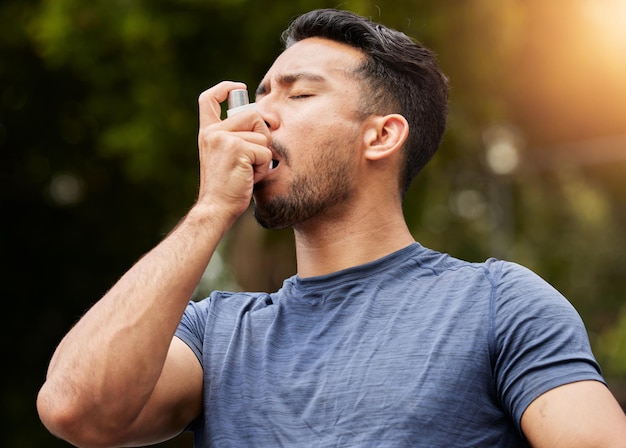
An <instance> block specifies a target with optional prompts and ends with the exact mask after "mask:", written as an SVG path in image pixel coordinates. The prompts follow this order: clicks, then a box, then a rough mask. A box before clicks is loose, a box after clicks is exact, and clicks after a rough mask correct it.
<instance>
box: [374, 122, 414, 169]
mask: <svg viewBox="0 0 626 448" xmlns="http://www.w3.org/2000/svg"><path fill="white" fill-rule="evenodd" d="M371 120H372V121H371V123H370V126H369V127H368V128H367V130H366V131H365V134H364V137H365V145H366V148H365V157H366V158H367V159H369V160H381V159H384V158H387V157H390V156H392V155H393V154H395V153H397V152H398V151H399V150H400V148H402V145H404V142H405V141H406V139H407V137H408V135H409V123H408V122H407V121H406V118H404V117H403V116H402V115H399V114H390V115H384V116H376V117H372V118H371Z"/></svg>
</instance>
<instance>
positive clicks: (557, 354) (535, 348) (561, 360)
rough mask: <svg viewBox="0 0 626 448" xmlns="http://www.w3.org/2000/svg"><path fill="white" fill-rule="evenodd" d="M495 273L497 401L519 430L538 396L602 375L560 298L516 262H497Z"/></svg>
mask: <svg viewBox="0 0 626 448" xmlns="http://www.w3.org/2000/svg"><path fill="white" fill-rule="evenodd" d="M492 268H494V265H492ZM494 271H495V272H494ZM494 271H492V272H494V277H493V279H494V289H493V295H494V296H493V298H492V331H493V341H494V348H495V362H494V373H495V378H496V385H497V388H498V394H499V396H500V399H501V402H502V403H503V405H504V407H505V409H507V410H508V412H510V414H511V416H512V417H513V419H514V421H515V422H516V424H517V426H518V430H520V433H521V426H520V421H521V418H522V414H523V413H524V411H525V410H526V408H527V407H528V405H529V404H530V403H531V402H532V401H533V400H535V399H536V398H537V397H539V396H540V395H541V394H543V393H545V392H547V391H549V390H551V389H553V388H555V387H558V386H562V385H564V384H569V383H573V382H576V381H583V380H597V381H601V382H603V383H604V379H603V378H602V375H601V372H600V367H599V365H598V363H597V362H596V360H595V358H594V356H593V354H592V352H591V346H590V344H589V338H588V335H587V331H586V329H585V326H584V324H583V321H582V319H581V318H580V316H579V314H578V313H577V312H576V310H575V309H574V307H573V306H572V305H571V304H570V303H569V302H568V301H567V299H565V297H563V296H562V295H561V294H560V293H559V292H558V291H557V290H556V289H554V288H553V287H552V286H550V285H549V284H548V283H547V282H545V281H544V280H543V279H541V278H540V277H539V276H538V275H536V274H535V273H533V272H531V271H530V270H528V269H526V268H524V267H522V266H519V265H517V264H514V263H506V262H498V263H497V266H496V267H495V269H494Z"/></svg>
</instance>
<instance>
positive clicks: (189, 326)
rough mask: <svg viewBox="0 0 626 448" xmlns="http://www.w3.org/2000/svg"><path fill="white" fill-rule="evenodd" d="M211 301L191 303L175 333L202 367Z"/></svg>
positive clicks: (208, 299)
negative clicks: (191, 351)
mask: <svg viewBox="0 0 626 448" xmlns="http://www.w3.org/2000/svg"><path fill="white" fill-rule="evenodd" d="M210 301H211V299H210V298H207V299H204V300H201V301H199V302H189V304H187V308H186V309H185V313H184V314H183V317H182V319H181V321H180V323H179V324H178V328H177V329H176V333H175V336H176V337H178V338H179V339H181V340H182V341H183V342H184V343H185V344H187V345H188V346H189V348H191V350H193V352H194V353H195V355H196V357H197V358H198V361H200V365H202V348H203V345H204V332H205V328H206V321H207V310H208V308H209V306H210Z"/></svg>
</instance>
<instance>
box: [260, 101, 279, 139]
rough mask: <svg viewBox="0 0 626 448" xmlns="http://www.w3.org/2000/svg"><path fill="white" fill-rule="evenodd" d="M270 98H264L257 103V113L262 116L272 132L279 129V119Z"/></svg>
mask: <svg viewBox="0 0 626 448" xmlns="http://www.w3.org/2000/svg"><path fill="white" fill-rule="evenodd" d="M268 96H269V95H267V96H264V97H263V98H261V99H258V100H257V101H256V111H257V112H258V113H259V114H260V115H261V118H262V119H263V121H264V122H265V125H266V126H267V128H268V129H269V130H270V131H275V130H276V129H278V125H279V119H278V114H277V113H276V111H275V110H274V107H273V106H272V103H271V101H269V100H268Z"/></svg>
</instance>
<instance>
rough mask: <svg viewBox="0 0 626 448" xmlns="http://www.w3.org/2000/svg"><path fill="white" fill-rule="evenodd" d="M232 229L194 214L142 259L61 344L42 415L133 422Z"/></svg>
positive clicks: (41, 399)
mask: <svg viewBox="0 0 626 448" xmlns="http://www.w3.org/2000/svg"><path fill="white" fill-rule="evenodd" d="M229 226H230V223H229V222H224V220H219V219H216V218H212V217H211V216H207V213H205V212H201V211H199V210H198V209H197V208H196V209H194V210H192V211H191V212H190V213H189V215H188V216H187V217H186V218H185V219H184V220H183V221H182V222H181V223H180V224H179V226H178V227H177V228H176V229H175V230H174V231H172V233H171V234H170V235H169V236H168V237H167V238H165V239H164V240H163V241H162V242H161V243H160V244H159V245H158V246H157V247H155V248H154V249H153V250H152V251H150V252H149V253H148V254H146V255H145V256H144V257H143V258H142V259H141V260H139V261H138V262H137V263H136V264H135V265H134V266H133V267H132V268H131V269H130V270H129V271H128V272H127V273H126V274H125V275H124V276H123V277H122V278H121V279H120V280H119V281H118V282H117V283H116V284H115V285H114V287H113V288H111V290H110V291H109V292H108V293H107V294H106V295H105V296H104V297H103V298H102V299H101V300H100V301H99V302H98V303H96V304H95V305H94V306H93V307H92V308H91V309H90V310H89V311H88V312H87V313H86V314H85V316H84V317H83V318H82V319H81V320H80V321H79V322H78V323H77V324H76V326H75V327H74V328H73V329H72V330H71V331H70V332H69V333H68V334H67V336H66V337H65V338H64V339H63V341H62V342H61V344H60V345H59V346H58V348H57V350H56V352H55V354H54V356H53V359H52V361H51V363H50V367H49V371H48V376H47V380H46V384H45V385H44V387H43V388H42V391H41V393H40V397H39V405H40V409H41V408H42V407H43V408H45V407H47V406H48V407H49V406H52V407H56V408H57V410H59V408H61V409H63V410H62V411H61V415H63V414H64V413H68V414H71V415H77V414H78V415H81V419H83V422H84V421H85V420H92V421H96V420H99V421H101V422H106V424H111V425H112V426H115V425H116V424H118V423H119V424H122V423H121V422H125V421H129V422H130V421H132V419H133V418H134V417H136V415H138V413H139V412H140V411H141V409H142V406H143V405H144V404H145V402H146V401H147V400H148V398H149V396H150V393H151V391H152V389H153V388H154V385H155V384H156V382H157V380H158V378H159V375H160V373H161V369H162V367H163V364H164V362H165V357H166V354H167V350H168V347H169V344H170V341H171V339H172V336H173V334H174V331H175V329H176V327H177V325H178V323H179V321H180V318H181V316H182V313H183V311H184V309H185V306H186V304H187V302H188V300H189V298H190V296H191V294H192V292H193V290H194V288H195V287H196V285H197V283H198V281H199V279H200V277H201V276H202V273H203V271H204V269H205V268H206V265H207V263H208V262H209V260H210V257H211V256H212V254H213V252H214V250H215V248H216V246H217V244H218V243H219V241H220V239H221V238H222V236H223V234H224V233H225V232H226V230H227V228H228V227H229ZM44 414H45V412H44ZM56 415H59V412H56ZM68 418H69V416H68Z"/></svg>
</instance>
